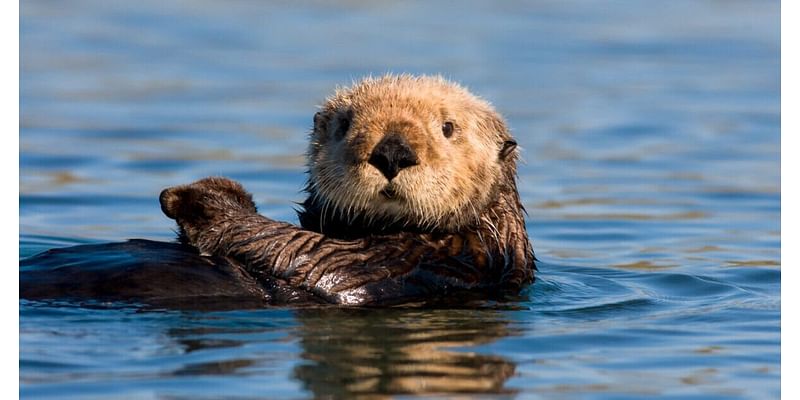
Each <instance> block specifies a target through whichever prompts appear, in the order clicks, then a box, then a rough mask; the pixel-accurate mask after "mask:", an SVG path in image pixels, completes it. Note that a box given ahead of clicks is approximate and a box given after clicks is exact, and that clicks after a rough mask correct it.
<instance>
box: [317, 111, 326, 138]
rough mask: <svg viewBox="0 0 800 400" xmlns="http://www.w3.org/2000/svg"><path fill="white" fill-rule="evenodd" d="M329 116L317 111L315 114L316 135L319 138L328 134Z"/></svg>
mask: <svg viewBox="0 0 800 400" xmlns="http://www.w3.org/2000/svg"><path fill="white" fill-rule="evenodd" d="M328 119H329V118H328V114H326V113H324V112H322V111H317V113H316V114H314V134H315V135H317V136H323V135H325V133H326V132H328Z"/></svg>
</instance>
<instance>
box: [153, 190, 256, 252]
mask: <svg viewBox="0 0 800 400" xmlns="http://www.w3.org/2000/svg"><path fill="white" fill-rule="evenodd" d="M159 201H160V202H161V211H163V212H164V214H165V215H166V216H167V217H169V218H172V219H174V220H175V221H177V223H178V226H179V227H180V228H181V232H182V236H188V238H189V239H193V237H194V236H196V235H195V234H196V233H198V232H200V231H202V230H203V229H205V228H206V227H208V226H210V225H212V224H213V223H214V222H215V221H217V220H219V219H220V218H223V217H225V216H226V215H229V214H230V213H240V212H246V213H255V212H256V206H255V203H253V198H252V196H251V195H250V193H247V192H246V191H245V190H244V188H243V187H242V185H240V184H239V183H237V182H234V181H232V180H230V179H227V178H218V177H212V178H204V179H201V180H199V181H197V182H194V183H191V184H189V185H182V186H175V187H171V188H167V189H164V190H163V191H162V192H161V195H160V196H159ZM190 241H191V240H190Z"/></svg>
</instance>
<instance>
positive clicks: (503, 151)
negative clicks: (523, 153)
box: [500, 140, 517, 160]
mask: <svg viewBox="0 0 800 400" xmlns="http://www.w3.org/2000/svg"><path fill="white" fill-rule="evenodd" d="M516 148H517V142H515V141H513V140H506V141H505V142H503V146H502V147H501V148H500V159H501V160H505V159H506V157H508V155H509V154H511V153H512V152H513V151H514V149H516Z"/></svg>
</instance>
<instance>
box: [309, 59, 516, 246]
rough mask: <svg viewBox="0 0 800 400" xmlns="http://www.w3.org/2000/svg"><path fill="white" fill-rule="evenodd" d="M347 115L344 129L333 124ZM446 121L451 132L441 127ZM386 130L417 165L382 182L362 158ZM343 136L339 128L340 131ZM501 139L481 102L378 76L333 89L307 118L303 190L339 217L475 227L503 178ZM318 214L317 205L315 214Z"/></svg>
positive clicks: (449, 89)
mask: <svg viewBox="0 0 800 400" xmlns="http://www.w3.org/2000/svg"><path fill="white" fill-rule="evenodd" d="M344 121H349V129H348V130H346V132H345V131H344V130H343V129H341V128H342V125H344V124H346V123H345V122H344ZM448 121H449V122H452V123H453V125H454V127H455V129H454V133H453V135H452V137H450V138H446V137H445V136H444V135H443V133H442V124H444V123H445V122H448ZM387 132H392V133H399V134H400V135H401V136H403V137H404V138H405V139H406V140H407V141H408V143H409V144H410V145H411V147H412V149H413V150H414V151H415V152H416V154H417V156H418V158H419V160H420V162H419V165H415V166H412V167H408V168H405V169H403V170H401V171H400V172H399V174H398V175H397V177H395V178H394V179H393V180H392V181H391V186H392V188H393V189H394V191H395V192H396V193H397V197H396V198H395V199H388V198H386V197H385V196H383V195H381V191H382V190H384V189H385V188H386V187H387V184H389V181H388V180H387V179H386V178H385V177H384V176H383V174H381V172H380V171H379V170H378V169H377V168H375V167H374V166H372V165H371V164H369V163H368V162H367V161H368V159H369V157H370V154H371V153H372V150H373V148H374V147H375V145H377V144H378V142H380V140H381V139H382V138H383V136H384V135H385V134H386V133H387ZM343 133H344V134H343ZM507 140H511V137H510V136H509V134H508V132H507V129H506V127H505V123H504V122H503V120H502V118H501V117H500V116H499V115H498V114H497V113H496V112H495V111H494V109H493V108H492V107H491V105H490V104H489V103H487V102H486V101H484V100H482V99H480V98H478V97H476V96H474V95H472V94H470V93H469V92H468V91H467V90H466V89H464V88H462V87H461V86H459V85H457V84H455V83H452V82H449V81H447V80H445V79H443V78H441V77H430V76H420V77H414V76H409V75H387V76H383V77H379V78H367V79H365V80H363V81H361V82H358V83H356V84H355V85H353V86H352V87H349V88H342V89H339V90H337V91H336V92H335V93H334V94H333V95H332V96H331V97H330V98H328V99H327V100H326V102H325V104H324V105H323V106H322V109H321V111H320V112H319V113H318V114H317V116H316V117H315V123H314V131H313V133H312V138H311V144H310V147H309V152H308V163H309V171H310V189H311V191H312V193H314V194H315V195H316V196H319V198H320V199H319V200H321V202H322V203H323V204H325V206H324V208H325V209H329V208H330V209H336V210H339V211H341V212H343V213H344V214H345V215H348V216H353V217H355V216H362V217H366V218H367V219H376V220H389V221H396V222H401V223H407V224H409V225H414V226H419V227H423V228H431V229H437V230H457V229H460V228H462V227H464V226H468V225H470V224H473V223H475V222H476V221H477V220H478V219H479V214H480V213H481V212H482V211H483V210H484V209H485V208H486V207H487V205H488V204H489V203H490V202H491V201H492V199H493V196H494V194H495V191H496V187H497V183H498V182H499V181H500V180H502V179H505V176H504V174H503V171H504V163H507V162H513V159H514V157H508V158H506V159H501V157H500V156H499V154H500V150H501V149H502V146H503V143H504V142H505V141H507ZM324 212H325V210H323V213H324Z"/></svg>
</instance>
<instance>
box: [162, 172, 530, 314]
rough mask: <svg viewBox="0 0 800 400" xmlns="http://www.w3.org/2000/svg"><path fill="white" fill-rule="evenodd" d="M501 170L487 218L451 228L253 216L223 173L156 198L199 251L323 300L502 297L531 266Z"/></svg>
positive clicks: (524, 280)
mask: <svg viewBox="0 0 800 400" xmlns="http://www.w3.org/2000/svg"><path fill="white" fill-rule="evenodd" d="M509 172H511V171H509ZM508 178H510V179H509V180H507V181H506V182H508V184H509V186H508V187H506V188H503V190H501V191H500V192H499V193H500V195H499V196H498V198H497V199H496V200H495V201H494V202H493V204H492V205H491V207H490V208H489V209H488V210H486V215H487V216H488V218H489V219H490V224H486V225H485V226H480V225H479V226H476V227H474V228H472V229H467V230H465V231H464V232H459V233H414V232H399V233H394V234H388V235H370V236H365V237H363V238H358V239H352V240H342V239H335V238H332V237H329V236H325V235H323V234H320V233H317V232H313V231H309V230H305V229H302V228H299V227H297V226H294V225H291V224H287V223H283V222H278V221H273V220H270V219H269V218H266V217H264V216H261V215H259V214H258V213H257V212H256V211H255V208H254V207H253V204H252V200H250V196H249V195H248V194H247V193H246V192H244V190H243V189H242V188H241V186H240V185H239V184H238V183H236V182H233V181H230V180H227V179H224V178H206V179H203V180H200V181H198V182H195V183H193V184H191V185H187V186H179V187H175V188H171V189H167V190H165V191H164V192H163V193H162V195H161V204H162V208H163V209H164V212H165V213H166V214H167V215H168V216H170V217H172V218H175V219H176V221H177V222H178V225H179V226H180V227H181V230H182V237H183V238H184V240H186V241H187V242H188V243H189V244H191V245H193V246H195V247H197V248H198V249H199V250H200V252H201V253H203V254H209V255H217V256H225V257H228V258H231V259H233V260H236V261H237V262H239V263H241V264H242V265H244V268H245V269H246V270H247V271H248V272H249V273H250V274H252V275H253V276H255V277H256V278H257V279H277V280H279V281H280V282H281V283H282V284H285V285H288V286H290V287H293V288H297V289H302V290H306V291H309V292H311V293H312V294H314V295H316V296H319V297H321V298H323V299H325V300H326V301H328V302H330V303H335V304H347V305H388V304H398V303H403V302H408V301H415V300H425V299H435V298H446V297H447V296H449V295H451V294H456V293H458V294H464V293H466V292H471V293H473V294H476V295H480V296H483V297H502V296H503V295H506V294H516V293H518V292H519V290H520V289H521V288H522V287H523V286H524V285H526V284H528V283H530V282H532V280H533V266H534V264H533V261H534V259H533V251H532V248H531V246H530V244H529V242H528V240H527V235H526V233H525V226H524V220H523V218H522V214H521V206H520V203H519V199H518V197H517V194H516V188H515V187H514V179H513V176H509V177H508Z"/></svg>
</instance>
